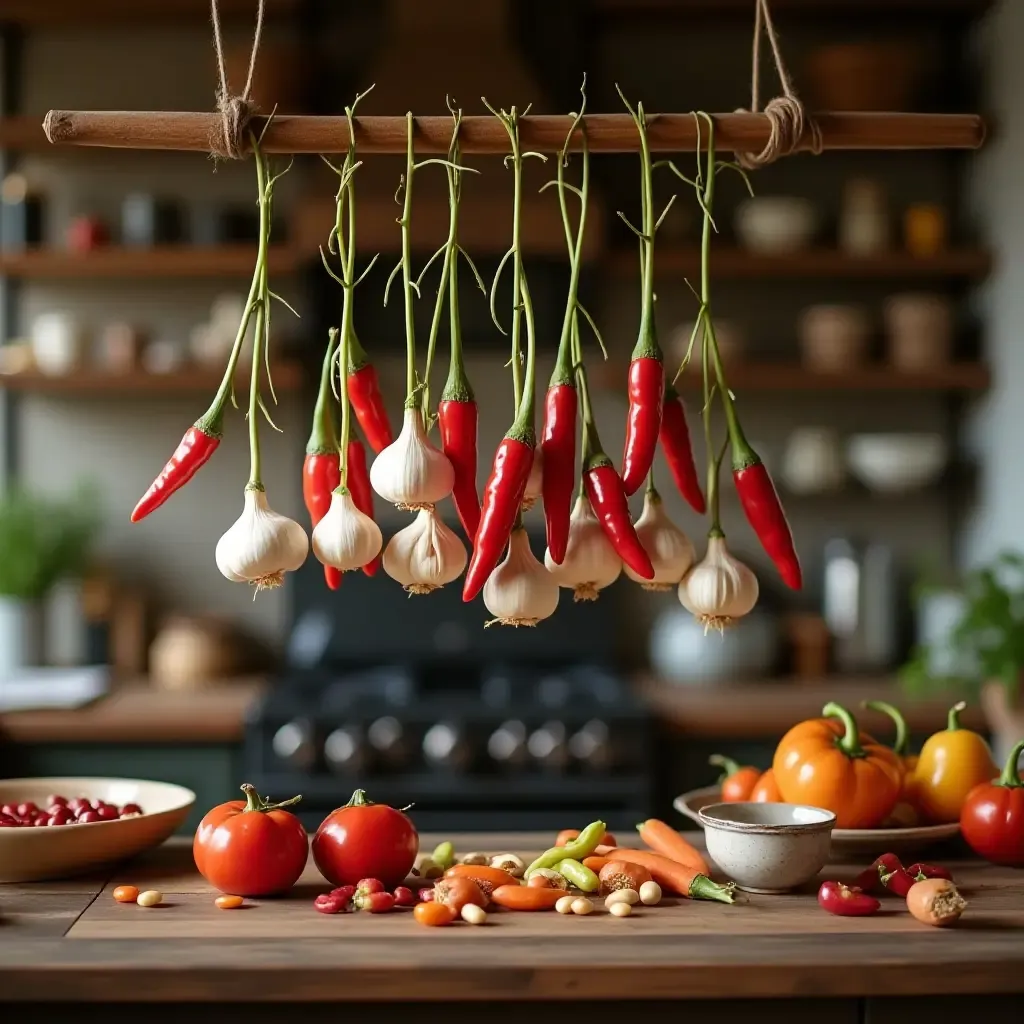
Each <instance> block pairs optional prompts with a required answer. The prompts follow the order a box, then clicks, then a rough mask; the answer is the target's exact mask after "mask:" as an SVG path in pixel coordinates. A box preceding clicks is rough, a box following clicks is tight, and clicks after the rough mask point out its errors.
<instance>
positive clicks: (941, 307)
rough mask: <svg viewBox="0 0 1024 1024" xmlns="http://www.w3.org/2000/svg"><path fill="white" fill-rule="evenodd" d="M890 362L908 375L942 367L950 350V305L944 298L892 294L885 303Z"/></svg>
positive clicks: (951, 324) (947, 360) (951, 340)
mask: <svg viewBox="0 0 1024 1024" xmlns="http://www.w3.org/2000/svg"><path fill="white" fill-rule="evenodd" d="M884 315H885V329H886V336H887V346H888V354H889V361H890V362H891V363H892V365H893V366H895V367H896V368H897V369H899V370H904V371H906V372H908V373H913V372H920V371H927V370H934V369H936V368H937V367H940V366H945V365H946V364H947V363H948V362H949V360H950V357H951V355H952V351H953V306H952V304H951V303H950V301H949V299H948V298H946V296H944V295H930V294H915V293H908V294H906V295H893V296H891V297H890V298H889V299H888V300H887V301H886V303H885V314H884Z"/></svg>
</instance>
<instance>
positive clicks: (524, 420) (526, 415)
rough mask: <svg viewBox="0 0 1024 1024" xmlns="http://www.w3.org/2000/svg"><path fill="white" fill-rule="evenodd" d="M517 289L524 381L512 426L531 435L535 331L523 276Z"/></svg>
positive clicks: (535, 379)
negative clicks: (522, 321)
mask: <svg viewBox="0 0 1024 1024" xmlns="http://www.w3.org/2000/svg"><path fill="white" fill-rule="evenodd" d="M519 287H520V289H521V292H522V298H523V311H524V312H525V314H526V379H525V380H524V382H523V396H522V401H521V403H520V407H519V412H518V413H517V414H516V419H515V423H514V425H513V426H514V427H515V428H518V429H519V431H529V432H530V433H531V434H532V433H533V429H534V423H535V421H536V413H535V409H534V405H535V400H536V395H535V392H536V390H537V386H536V385H537V330H536V324H535V323H534V319H533V301H532V300H531V299H530V289H529V287H528V286H527V284H526V275H525V274H520V276H519Z"/></svg>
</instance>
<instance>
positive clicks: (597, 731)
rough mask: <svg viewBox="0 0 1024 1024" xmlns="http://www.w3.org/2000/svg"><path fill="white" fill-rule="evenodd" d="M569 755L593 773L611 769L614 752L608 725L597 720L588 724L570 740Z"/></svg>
mask: <svg viewBox="0 0 1024 1024" xmlns="http://www.w3.org/2000/svg"><path fill="white" fill-rule="evenodd" d="M569 753H570V755H571V756H572V757H573V758H574V759H575V760H577V761H579V762H580V763H581V764H582V765H583V766H584V767H585V768H589V769H591V770H593V771H603V770H606V769H607V768H609V767H611V761H612V751H611V743H610V738H609V734H608V726H607V724H606V723H604V722H602V721H601V720H600V719H597V718H595V719H592V720H591V721H589V722H587V724H586V725H585V726H583V728H582V729H580V731H579V732H576V733H573V735H572V736H571V737H570V738H569Z"/></svg>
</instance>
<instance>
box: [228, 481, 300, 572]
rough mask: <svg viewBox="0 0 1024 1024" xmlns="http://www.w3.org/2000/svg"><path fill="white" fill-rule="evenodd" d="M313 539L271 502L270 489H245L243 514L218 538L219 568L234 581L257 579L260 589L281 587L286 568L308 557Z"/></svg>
mask: <svg viewBox="0 0 1024 1024" xmlns="http://www.w3.org/2000/svg"><path fill="white" fill-rule="evenodd" d="M308 553H309V539H308V538H307V537H306V531H305V530H304V529H303V528H302V527H301V526H300V525H299V524H298V523H297V522H295V520H294V519H289V518H288V517H287V516H282V515H280V514H279V513H277V512H275V511H274V510H273V509H272V508H271V507H270V506H269V505H268V504H267V492H266V491H264V490H262V489H261V490H257V489H256V488H254V487H247V488H246V489H245V500H244V505H243V507H242V514H241V515H240V516H239V517H238V518H237V519H236V520H235V521H234V523H232V525H231V526H230V527H229V528H228V529H227V531H226V532H225V533H224V535H223V536H222V537H221V538H220V540H219V541H217V550H216V552H215V555H214V557H215V558H216V561H217V568H218V569H220V571H221V573H223V574H224V575H225V576H226V577H227V578H228V579H229V580H231V581H232V582H233V583H253V584H255V586H256V589H257V590H267V589H271V588H273V587H279V586H280V585H281V584H282V582H283V581H284V574H285V573H286V572H294V571H295V570H296V569H298V568H299V567H300V566H301V565H302V563H303V562H304V561H305V560H306V555H307V554H308Z"/></svg>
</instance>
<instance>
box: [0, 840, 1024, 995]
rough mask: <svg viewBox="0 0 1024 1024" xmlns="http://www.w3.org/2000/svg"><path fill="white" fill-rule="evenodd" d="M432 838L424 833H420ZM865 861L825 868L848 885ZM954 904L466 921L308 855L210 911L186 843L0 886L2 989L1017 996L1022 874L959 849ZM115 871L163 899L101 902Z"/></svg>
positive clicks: (1021, 971)
mask: <svg viewBox="0 0 1024 1024" xmlns="http://www.w3.org/2000/svg"><path fill="white" fill-rule="evenodd" d="M436 838H437V837H430V836H425V837H424V839H423V846H424V847H425V848H428V849H429V848H431V845H432V843H433V842H434V841H435V839H436ZM549 840H550V837H548V836H538V835H504V836H502V835H493V836H492V835H488V836H485V835H474V836H457V837H455V842H456V847H457V848H459V849H463V850H468V849H471V848H472V849H486V850H495V851H498V850H515V851H518V852H520V853H522V854H524V855H527V856H528V855H531V854H533V853H535V852H536V851H537V850H539V849H540V848H541V847H542V846H543V845H544V844H545V843H546V842H548V841H549ZM859 867H861V865H833V866H830V867H829V868H827V869H826V871H825V873H824V875H827V876H830V877H838V878H841V879H846V880H849V879H851V878H852V877H853V875H854V874H855V872H856V871H857V870H858V869H859ZM953 869H954V872H955V874H956V876H957V879H958V881H959V883H960V885H961V888H962V891H963V892H964V895H965V896H966V898H967V899H968V901H969V907H968V911H967V913H966V915H965V917H964V919H963V920H962V922H961V926H960V927H958V928H955V929H949V930H939V929H930V928H927V927H925V926H923V925H919V924H917V923H916V922H915V921H913V920H912V919H911V918H910V917H909V915H908V914H907V913H906V912H905V911H904V910H903V909H902V902H901V901H900V900H898V899H895V898H890V899H886V900H885V901H884V907H883V912H882V913H880V914H879V915H877V916H875V917H871V918H859V919H858V918H836V917H830V916H829V915H827V914H825V913H824V912H822V911H821V910H820V908H818V906H817V903H816V901H815V899H814V888H815V887H814V886H810V887H808V889H807V891H806V892H801V893H796V894H791V895H788V896H777V897H768V896H753V895H749V896H748V895H745V894H741V895H740V896H739V899H738V901H737V903H736V904H735V905H734V906H724V905H720V904H714V903H699V902H692V901H688V900H666V901H665V903H664V905H662V906H659V907H657V908H641V909H639V910H638V911H637V912H636V913H635V915H634V916H632V917H630V918H626V919H622V920H619V919H615V918H612V917H611V916H610V915H608V914H606V913H605V912H604V911H603V908H600V907H599V910H598V911H597V912H595V913H594V914H592V915H591V916H589V917H586V918H577V917H562V916H560V915H558V914H555V913H541V914H515V913H508V912H496V913H493V914H491V915H490V917H489V919H488V922H487V924H486V925H484V926H483V927H481V928H473V927H471V926H469V925H464V924H461V923H460V924H459V925H457V926H454V927H451V928H447V929H425V928H421V927H419V926H418V925H416V924H415V923H414V922H413V920H412V918H411V915H410V913H409V912H407V911H405V912H395V913H393V914H389V915H379V916H373V915H369V914H348V915H336V916H325V915H321V914H318V913H316V912H315V911H314V909H313V907H312V899H313V897H314V896H315V895H316V894H317V893H318V892H322V891H325V890H326V889H327V888H328V887H329V886H328V885H327V883H325V882H324V881H323V880H322V879H321V878H320V876H319V874H318V872H317V871H316V868H315V867H314V866H312V864H311V865H309V866H308V867H307V870H306V872H305V874H304V875H303V877H302V879H301V880H300V882H299V885H298V886H296V888H295V889H294V890H293V892H292V893H291V894H289V895H288V896H287V897H283V898H280V899H273V900H259V901H251V902H249V903H248V905H247V906H246V908H245V909H242V910H236V911H221V910H217V909H216V908H215V907H214V905H213V899H214V896H215V893H214V892H213V891H212V890H211V889H210V887H209V886H207V885H206V883H205V882H204V881H203V880H202V879H201V878H200V877H199V876H198V875H197V874H196V872H195V869H194V867H193V865H192V858H191V850H190V847H189V844H188V843H187V842H183V841H180V840H177V841H171V842H170V843H168V844H167V845H166V846H164V847H162V848H161V849H159V850H156V851H153V852H152V853H150V854H148V855H146V856H145V857H143V858H141V859H140V860H139V861H137V862H136V863H134V864H129V865H124V866H122V867H121V868H119V869H118V870H117V871H116V872H114V873H112V874H111V875H110V877H109V878H106V879H96V878H93V879H83V880H78V881H71V882H63V883H48V884H47V885H45V886H38V887H34V886H30V885H20V886H17V887H14V886H0V991H3V992H4V993H5V995H6V996H7V997H8V998H12V999H27V998H33V999H34V998H38V995H39V993H40V991H45V992H46V993H48V995H47V998H49V999H54V1000H83V1001H104V1000H111V999H114V1000H119V1001H128V1000H134V1001H138V1000H144V1001H153V1000H165V999H167V1000H177V1001H181V1000H187V1001H193V1000H194V1001H203V1000H210V999H216V1000H224V999H243V998H244V999H257V1000H260V1001H263V1000H271V1001H276V1000H298V1001H317V1000H333V999H341V998H346V997H348V998H350V997H351V994H352V992H353V991H354V990H356V989H358V991H359V992H360V994H361V998H364V999H368V1000H387V999H395V998H398V999H402V1000H421V1001H428V1002H429V1001H450V1000H463V1001H465V1000H483V999H486V1000H564V999H578V998H580V997H581V995H584V994H585V996H586V998H588V999H630V998H633V999H635V998H644V999H651V1000H656V999H723V998H740V997H743V998H774V997H779V996H787V995H803V996H809V995H818V996H830V997H854V996H872V995H875V996H881V995H924V994H932V995H934V994H943V993H945V994H954V993H958V994H972V993H977V994H993V993H1024V872H1019V871H1017V872H1014V871H1012V870H1009V869H1002V868H995V867H991V866H988V865H983V864H980V863H977V862H959V863H956V864H954V865H953ZM823 877H824V876H823ZM120 883H131V884H135V885H139V886H140V887H153V888H159V889H161V891H162V892H163V893H164V895H165V905H164V906H162V907H160V908H157V909H153V910H145V909H143V908H140V907H137V906H135V905H134V904H128V905H120V904H116V903H114V901H113V899H112V898H111V895H110V892H111V890H112V888H113V887H114V886H115V885H117V884H120Z"/></svg>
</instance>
